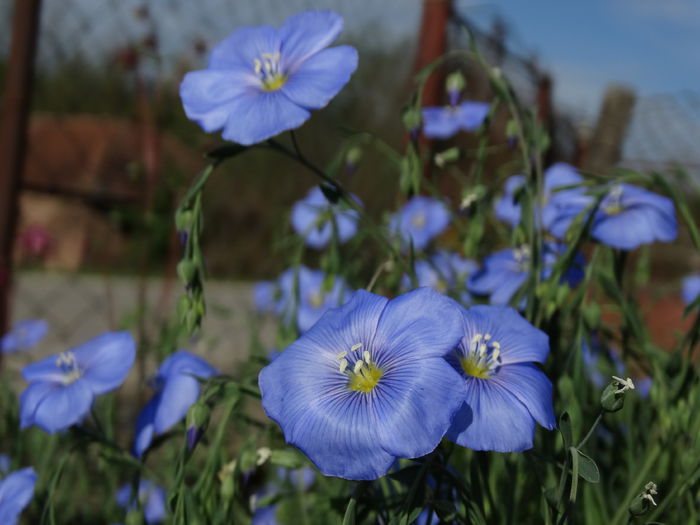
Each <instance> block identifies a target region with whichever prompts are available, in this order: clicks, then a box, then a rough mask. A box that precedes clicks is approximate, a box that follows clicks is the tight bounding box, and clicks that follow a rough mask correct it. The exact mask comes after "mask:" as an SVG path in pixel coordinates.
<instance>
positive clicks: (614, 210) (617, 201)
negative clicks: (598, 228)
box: [602, 186, 625, 215]
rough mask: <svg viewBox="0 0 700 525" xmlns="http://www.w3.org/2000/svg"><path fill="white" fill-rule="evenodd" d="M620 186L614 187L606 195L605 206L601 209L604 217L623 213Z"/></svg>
mask: <svg viewBox="0 0 700 525" xmlns="http://www.w3.org/2000/svg"><path fill="white" fill-rule="evenodd" d="M621 200H622V186H614V187H613V188H612V189H611V190H610V192H609V193H608V195H607V197H606V199H605V201H606V202H605V204H604V205H603V206H602V207H603V212H604V213H605V214H606V215H617V214H618V213H621V212H623V211H624V209H625V208H624V206H623V205H622V202H621Z"/></svg>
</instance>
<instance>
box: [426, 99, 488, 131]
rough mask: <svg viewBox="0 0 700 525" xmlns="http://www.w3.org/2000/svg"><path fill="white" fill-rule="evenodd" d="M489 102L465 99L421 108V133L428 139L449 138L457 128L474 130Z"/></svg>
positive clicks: (483, 115) (485, 113) (482, 119)
mask: <svg viewBox="0 0 700 525" xmlns="http://www.w3.org/2000/svg"><path fill="white" fill-rule="evenodd" d="M488 112H489V104H487V103H486V102H473V101H471V100H465V101H464V102H462V103H461V104H457V105H450V106H437V107H427V108H423V133H424V134H425V136H426V137H428V138H429V139H449V138H450V137H452V136H453V135H455V134H456V133H457V132H458V131H459V130H464V131H474V130H475V129H477V128H478V127H479V126H481V124H482V122H484V119H485V118H486V115H487V114H488Z"/></svg>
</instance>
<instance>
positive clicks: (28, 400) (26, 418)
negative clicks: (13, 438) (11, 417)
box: [19, 381, 61, 429]
mask: <svg viewBox="0 0 700 525" xmlns="http://www.w3.org/2000/svg"><path fill="white" fill-rule="evenodd" d="M59 388H61V384H60V383H52V382H49V381H39V382H37V383H32V384H30V385H29V386H28V387H27V388H25V389H24V392H22V395H21V396H20V398H19V421H20V424H19V428H21V429H24V428H27V427H30V426H32V425H33V424H34V414H35V413H36V409H37V407H38V406H39V404H40V403H41V402H42V401H43V400H44V398H45V397H46V396H47V395H49V394H50V393H52V392H54V391H55V390H58V389H59Z"/></svg>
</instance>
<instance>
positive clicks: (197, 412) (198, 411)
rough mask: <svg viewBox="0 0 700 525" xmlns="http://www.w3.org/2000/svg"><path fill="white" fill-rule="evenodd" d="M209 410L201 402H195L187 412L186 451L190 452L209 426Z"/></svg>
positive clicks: (207, 406)
mask: <svg viewBox="0 0 700 525" xmlns="http://www.w3.org/2000/svg"><path fill="white" fill-rule="evenodd" d="M210 415H211V409H210V408H209V405H207V403H205V402H203V401H202V400H199V401H197V402H196V403H195V404H194V405H192V406H191V407H190V409H189V410H188V411H187V421H186V424H185V426H186V428H187V450H189V451H190V452H192V450H194V447H196V446H197V443H198V442H199V440H200V438H201V437H202V435H203V434H204V431H205V430H206V428H207V425H208V424H209V416H210Z"/></svg>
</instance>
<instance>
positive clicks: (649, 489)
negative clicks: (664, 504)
mask: <svg viewBox="0 0 700 525" xmlns="http://www.w3.org/2000/svg"><path fill="white" fill-rule="evenodd" d="M656 489H657V487H656V483H654V482H653V481H650V482H649V483H647V484H646V485H644V492H642V493H641V494H638V495H637V497H636V498H634V499H633V500H632V503H630V506H629V513H630V514H631V515H632V516H634V517H637V516H642V515H644V514H646V513H647V512H649V509H650V508H651V506H652V505H653V506H654V507H656V501H654V496H656V495H657V494H658V492H657V490H656Z"/></svg>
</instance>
